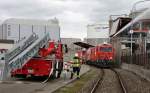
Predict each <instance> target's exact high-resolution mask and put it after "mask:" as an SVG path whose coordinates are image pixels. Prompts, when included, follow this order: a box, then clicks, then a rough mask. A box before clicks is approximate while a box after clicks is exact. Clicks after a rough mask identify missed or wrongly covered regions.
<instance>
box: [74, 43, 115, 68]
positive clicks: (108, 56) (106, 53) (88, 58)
mask: <svg viewBox="0 0 150 93" xmlns="http://www.w3.org/2000/svg"><path fill="white" fill-rule="evenodd" d="M74 44H76V45H79V46H81V47H83V48H86V51H85V50H84V51H83V50H81V51H80V52H77V53H82V54H81V55H82V56H80V55H79V57H80V58H81V59H82V60H83V62H86V63H87V64H89V65H95V66H98V67H111V66H116V62H115V60H114V59H115V50H114V48H113V47H112V45H111V44H106V43H104V44H100V45H98V46H92V45H89V44H86V43H82V42H76V43H74Z"/></svg>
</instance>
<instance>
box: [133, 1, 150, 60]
mask: <svg viewBox="0 0 150 93" xmlns="http://www.w3.org/2000/svg"><path fill="white" fill-rule="evenodd" d="M145 1H150V0H143V1H138V2H135V3H134V4H133V6H132V10H131V14H132V21H131V30H130V34H131V62H132V41H133V40H132V39H133V36H132V35H133V19H134V17H135V16H134V11H135V10H136V5H137V4H139V3H142V2H145Z"/></svg>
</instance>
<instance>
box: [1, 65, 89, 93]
mask: <svg viewBox="0 0 150 93" xmlns="http://www.w3.org/2000/svg"><path fill="white" fill-rule="evenodd" d="M88 70H89V67H88V66H86V65H83V66H82V70H81V74H83V73H85V72H87V71H88ZM75 78H76V76H75V77H74V79H75ZM74 79H72V80H70V72H68V73H67V77H66V79H64V78H63V74H62V77H61V78H60V79H55V80H50V81H49V82H48V83H44V84H43V83H41V82H42V80H39V81H38V80H32V79H31V80H13V81H8V82H1V83H0V93H51V92H53V91H55V90H57V89H58V88H60V87H62V86H64V85H66V84H67V83H70V82H71V81H73V80H74Z"/></svg>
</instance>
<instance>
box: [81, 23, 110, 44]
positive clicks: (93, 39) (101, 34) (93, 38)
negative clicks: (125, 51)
mask: <svg viewBox="0 0 150 93" xmlns="http://www.w3.org/2000/svg"><path fill="white" fill-rule="evenodd" d="M84 41H85V42H87V43H89V44H91V45H98V44H100V43H103V42H108V41H109V28H108V25H107V24H92V25H88V26H87V38H85V40H84Z"/></svg>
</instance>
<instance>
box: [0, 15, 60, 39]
mask: <svg viewBox="0 0 150 93" xmlns="http://www.w3.org/2000/svg"><path fill="white" fill-rule="evenodd" d="M47 32H48V33H49V34H50V36H51V40H54V41H58V40H60V26H59V22H58V20H57V19H51V20H37V19H15V18H10V19H7V20H4V21H3V22H1V24H0V39H4V40H5V39H6V40H14V41H15V42H18V41H20V40H22V39H24V38H27V37H28V36H30V35H31V34H33V33H36V34H38V36H39V37H40V36H43V35H44V34H45V33H47Z"/></svg>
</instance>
